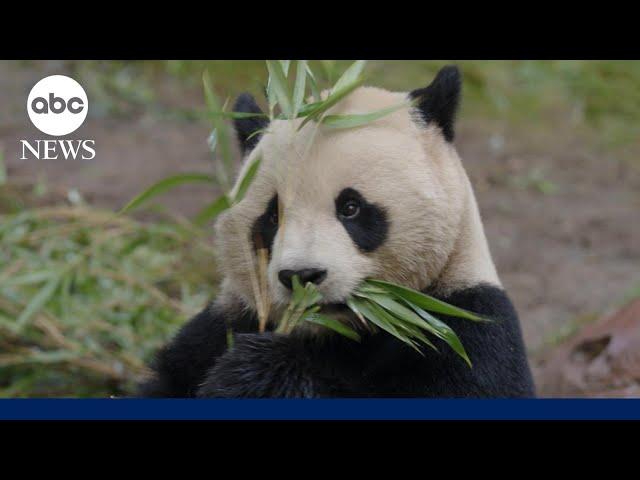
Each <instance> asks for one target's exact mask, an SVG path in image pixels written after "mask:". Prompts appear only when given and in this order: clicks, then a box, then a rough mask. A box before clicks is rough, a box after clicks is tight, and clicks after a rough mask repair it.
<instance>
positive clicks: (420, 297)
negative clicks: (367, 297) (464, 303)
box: [367, 279, 491, 322]
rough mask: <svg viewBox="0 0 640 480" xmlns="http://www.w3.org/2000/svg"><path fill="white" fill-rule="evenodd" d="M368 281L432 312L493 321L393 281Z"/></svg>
mask: <svg viewBox="0 0 640 480" xmlns="http://www.w3.org/2000/svg"><path fill="white" fill-rule="evenodd" d="M367 283H370V284H372V285H376V286H379V287H382V288H384V289H385V290H387V291H388V292H390V293H392V294H393V295H395V296H396V297H398V298H401V299H403V300H407V301H409V302H411V303H413V304H415V305H417V306H418V307H420V308H423V309H425V310H428V311H430V312H437V313H442V314H444V315H451V316H452V317H460V318H466V319H468V320H474V321H485V322H487V321H491V320H490V319H487V318H484V317H481V316H480V315H477V314H475V313H472V312H469V311H467V310H464V309H462V308H459V307H455V306H453V305H449V304H448V303H445V302H443V301H442V300H438V299H436V298H433V297H431V296H429V295H426V294H424V293H422V292H418V291H416V290H413V289H411V288H407V287H402V286H400V285H396V284H393V283H389V282H385V281H382V280H374V279H369V280H367Z"/></svg>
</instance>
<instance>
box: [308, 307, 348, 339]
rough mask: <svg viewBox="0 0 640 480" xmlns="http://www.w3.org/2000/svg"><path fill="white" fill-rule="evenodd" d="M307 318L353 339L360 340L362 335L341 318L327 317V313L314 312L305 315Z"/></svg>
mask: <svg viewBox="0 0 640 480" xmlns="http://www.w3.org/2000/svg"><path fill="white" fill-rule="evenodd" d="M305 320H306V321H308V322H311V323H315V324H317V325H322V326H323V327H327V328H329V329H331V330H333V331H335V332H337V333H339V334H340V335H344V336H345V337H347V338H350V339H351V340H355V341H356V342H359V341H360V335H359V334H358V333H357V332H356V331H355V330H353V329H352V328H351V327H349V326H347V325H345V324H344V323H342V322H341V321H339V320H336V319H334V318H330V317H327V316H326V315H320V314H318V313H314V314H312V315H308V316H307V317H305Z"/></svg>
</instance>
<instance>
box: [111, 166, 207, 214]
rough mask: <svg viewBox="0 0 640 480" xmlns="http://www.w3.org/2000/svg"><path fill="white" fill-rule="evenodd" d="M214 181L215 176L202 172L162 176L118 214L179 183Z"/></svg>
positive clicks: (136, 206) (128, 210) (132, 208)
mask: <svg viewBox="0 0 640 480" xmlns="http://www.w3.org/2000/svg"><path fill="white" fill-rule="evenodd" d="M213 182H215V178H214V177H212V176H211V175H205V174H202V173H181V174H178V175H173V176H171V177H167V178H163V179H162V180H160V181H159V182H156V183H154V184H153V185H151V186H150V187H149V188H147V189H146V190H145V191H144V192H142V193H140V194H139V195H137V196H136V197H134V198H133V199H132V200H131V201H130V202H129V203H127V204H126V205H125V206H124V207H123V208H122V209H121V210H120V211H119V212H118V214H119V215H121V214H123V213H127V212H130V211H131V210H134V209H136V208H138V207H140V206H141V205H142V204H143V203H145V202H147V201H149V200H151V199H152V198H154V197H157V196H158V195H160V194H162V193H165V192H167V191H169V190H171V189H173V188H176V187H178V186H180V185H184V184H186V183H213Z"/></svg>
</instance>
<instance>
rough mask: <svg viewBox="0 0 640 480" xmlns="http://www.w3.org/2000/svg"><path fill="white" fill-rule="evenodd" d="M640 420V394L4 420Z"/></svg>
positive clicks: (44, 412)
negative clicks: (620, 397) (618, 397)
mask: <svg viewBox="0 0 640 480" xmlns="http://www.w3.org/2000/svg"><path fill="white" fill-rule="evenodd" d="M590 419H594V420H627V419H633V420H639V419H640V399H524V400H506V399H499V400H488V399H487V400H484V399H483V400H472V399H460V400H458V399H456V400H440V399H439V400H423V399H326V400H325V399H323V400H173V399H162V400H147V399H4V400H0V420H590Z"/></svg>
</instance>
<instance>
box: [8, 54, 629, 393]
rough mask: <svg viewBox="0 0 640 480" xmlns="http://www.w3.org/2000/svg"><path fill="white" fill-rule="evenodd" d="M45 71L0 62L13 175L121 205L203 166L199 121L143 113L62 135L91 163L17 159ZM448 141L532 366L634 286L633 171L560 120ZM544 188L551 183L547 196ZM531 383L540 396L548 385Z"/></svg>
mask: <svg viewBox="0 0 640 480" xmlns="http://www.w3.org/2000/svg"><path fill="white" fill-rule="evenodd" d="M51 73H64V72H61V71H60V66H59V65H57V64H50V65H49V64H44V66H41V67H40V68H37V69H36V68H34V67H33V66H29V67H22V66H19V65H18V64H15V63H9V62H2V63H0V148H3V149H4V152H5V161H6V163H7V165H8V168H9V178H10V179H12V180H14V181H18V182H36V181H37V179H44V180H46V184H47V185H48V186H49V187H50V189H53V190H60V191H63V192H64V191H66V190H68V189H77V190H79V191H80V193H81V194H83V196H84V197H85V198H86V199H87V200H89V201H90V202H91V203H92V204H94V205H97V206H101V207H107V208H119V207H121V206H123V205H124V204H125V203H126V201H127V200H129V199H130V198H131V197H132V196H134V195H135V194H136V193H139V192H140V191H141V189H143V188H144V187H145V186H147V185H149V184H150V183H152V182H153V181H155V180H158V179H160V178H163V177H164V176H167V175H170V174H173V173H176V172H187V171H199V172H210V171H211V168H212V163H211V162H212V159H211V156H210V154H209V152H208V148H207V144H206V138H207V134H208V129H207V126H206V125H205V124H202V123H195V122H186V121H180V120H167V119H164V120H163V119H160V118H158V116H157V115H153V114H145V113H143V112H140V113H136V114H135V115H130V116H126V117H122V118H110V117H104V118H95V117H91V116H90V117H88V119H87V121H86V122H85V124H84V125H83V126H82V127H81V128H80V129H79V130H78V131H77V132H75V133H74V134H73V135H71V136H70V137H66V138H78V139H87V138H89V139H95V140H96V150H97V156H96V158H95V159H93V160H91V161H64V160H55V161H35V160H26V161H21V160H19V156H20V144H19V140H20V139H26V140H33V139H36V138H43V135H42V134H40V132H38V131H37V130H36V129H35V127H34V126H33V125H32V124H31V123H30V121H29V120H28V117H27V114H26V111H25V105H24V104H25V102H26V97H27V94H28V91H29V89H30V88H31V86H32V85H33V84H34V83H35V82H36V81H37V80H39V79H40V78H42V77H43V76H44V75H45V74H51ZM164 82H165V84H163V85H162V91H163V92H166V95H168V96H170V97H167V98H171V97H173V98H174V102H173V104H176V102H177V103H179V104H182V105H184V106H189V105H190V106H194V107H195V106H200V105H202V103H201V102H202V99H201V98H200V95H199V94H196V93H194V91H195V90H185V89H184V87H182V86H181V85H180V83H178V82H177V81H176V82H175V83H171V81H170V80H169V81H166V80H165V81H164ZM163 98H165V97H163ZM175 99H177V100H175ZM165 104H168V101H165ZM496 131H500V132H501V133H502V136H501V137H497V136H496V135H495V132H496ZM500 143H503V145H501V144H500ZM456 145H457V147H458V149H459V151H460V154H461V156H462V158H463V160H464V161H465V164H466V166H467V168H468V171H469V174H470V176H471V178H472V181H473V183H474V185H475V188H476V193H477V196H478V200H479V204H480V208H481V211H482V215H483V218H484V222H485V226H486V230H487V235H488V238H489V243H490V245H491V248H492V252H493V255H494V258H495V261H496V264H497V267H498V271H499V272H500V275H501V278H502V280H503V283H504V285H505V287H506V289H507V291H508V292H509V293H510V294H511V296H512V298H513V300H514V303H515V304H516V307H517V309H518V311H519V312H520V315H521V320H522V327H523V331H524V335H525V340H526V343H527V345H528V348H529V351H530V353H531V357H532V361H533V364H534V367H535V366H537V365H538V364H539V363H540V360H541V359H543V358H544V357H545V356H547V355H548V354H547V352H548V350H549V348H550V346H551V345H552V344H553V340H554V339H556V338H557V337H560V336H563V335H564V334H565V333H567V332H570V331H571V329H572V328H574V327H576V326H579V325H580V323H581V322H586V321H587V320H590V319H594V318H597V317H599V316H601V315H602V314H604V313H606V312H607V311H609V310H610V309H612V308H614V307H616V306H619V304H620V302H621V301H622V300H623V299H624V298H625V296H626V295H627V294H628V293H629V291H630V290H631V289H632V288H638V286H639V285H640V213H639V212H640V173H639V171H638V168H636V167H634V166H633V165H631V164H629V163H624V162H621V161H618V160H616V159H614V158H610V156H609V155H607V154H605V153H602V154H600V153H598V154H596V153H594V152H593V149H589V148H588V147H587V146H586V142H585V141H584V138H581V137H580V135H579V134H578V133H576V132H573V131H572V130H571V127H570V126H568V125H564V126H563V125H549V128H548V129H545V128H537V133H536V131H529V130H522V129H520V130H517V129H513V128H512V129H508V128H504V127H501V128H498V127H496V125H493V124H488V123H486V122H484V121H480V120H479V119H464V118H462V119H461V121H460V128H459V133H458V137H457V139H456ZM536 172H538V173H536ZM539 172H542V173H541V174H540V173H539ZM547 182H552V185H549V183H547ZM550 188H554V190H555V191H553V192H547V191H546V190H547V189H550ZM545 192H546V193H545ZM211 196H212V192H211V191H209V189H208V188H207V187H203V186H189V187H185V188H181V189H179V190H176V191H175V193H172V194H170V195H168V196H167V197H165V198H164V199H163V203H164V204H165V205H167V206H168V207H169V208H170V210H171V211H173V212H176V213H181V214H187V215H190V214H193V213H194V212H196V211H197V210H198V208H199V207H200V206H202V205H203V204H204V203H205V202H206V201H207V200H210V199H211ZM535 370H536V374H539V373H540V372H541V370H538V369H537V368H535ZM538 380H539V382H538V383H540V385H541V387H542V391H541V392H540V393H542V394H553V393H555V392H553V391H552V390H548V389H547V390H545V389H546V388H547V387H546V386H545V385H546V383H547V382H543V381H541V380H542V379H540V378H539V379H538Z"/></svg>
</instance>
